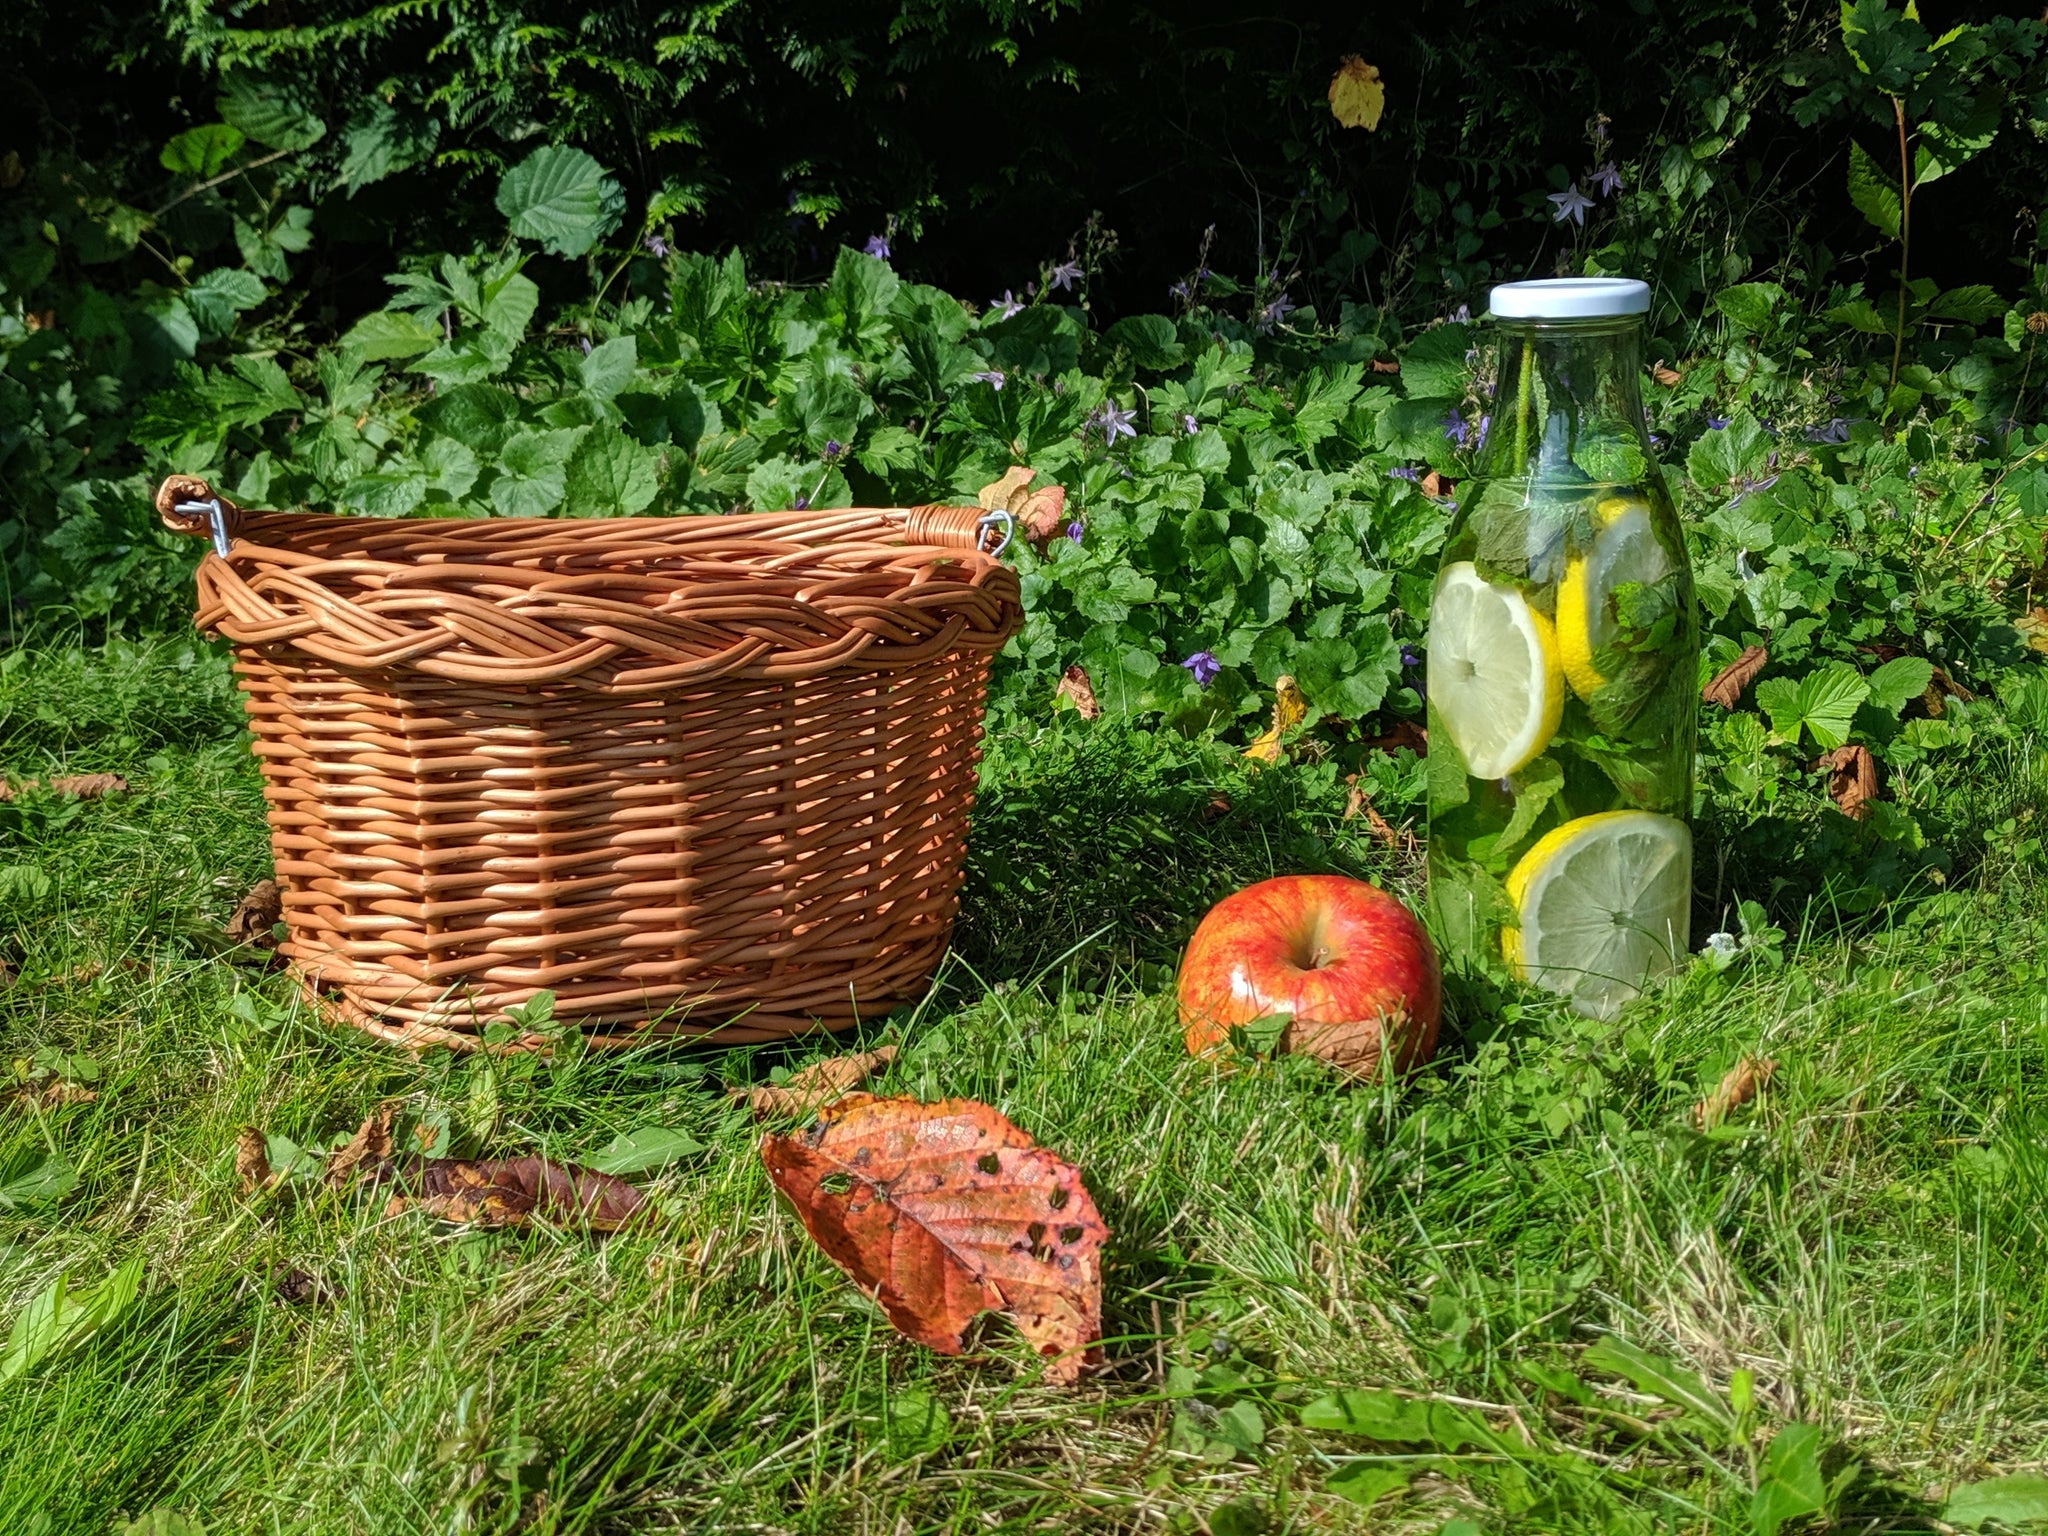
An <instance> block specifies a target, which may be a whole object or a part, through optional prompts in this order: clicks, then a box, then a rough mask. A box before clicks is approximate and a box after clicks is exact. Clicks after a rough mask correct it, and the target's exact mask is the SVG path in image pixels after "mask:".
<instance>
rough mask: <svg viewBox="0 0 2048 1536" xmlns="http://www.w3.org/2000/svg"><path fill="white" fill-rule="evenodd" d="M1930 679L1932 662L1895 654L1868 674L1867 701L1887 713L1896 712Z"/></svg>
mask: <svg viewBox="0 0 2048 1536" xmlns="http://www.w3.org/2000/svg"><path fill="white" fill-rule="evenodd" d="M1933 681H1934V664H1933V663H1932V662H1929V661H1926V660H1923V659H1922V658H1921V657H1918V656H1895V657H1893V658H1892V659H1891V660H1890V661H1888V662H1886V663H1885V664H1884V665H1883V666H1881V667H1879V668H1878V669H1877V670H1876V671H1875V672H1873V673H1871V674H1870V677H1869V679H1868V682H1869V686H1870V702H1871V703H1873V704H1875V705H1876V706H1877V707H1878V708H1879V709H1881V710H1883V711H1884V712H1885V713H1886V714H1890V715H1896V714H1897V713H1898V712H1899V711H1900V710H1902V709H1904V708H1905V707H1906V705H1907V704H1908V703H1910V702H1911V701H1912V700H1914V699H1917V698H1919V697H1920V695H1921V694H1923V693H1925V692H1926V691H1927V685H1928V684H1929V683H1931V682H1933Z"/></svg>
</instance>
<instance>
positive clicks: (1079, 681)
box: [1053, 661, 1102, 720]
mask: <svg viewBox="0 0 2048 1536" xmlns="http://www.w3.org/2000/svg"><path fill="white" fill-rule="evenodd" d="M1053 698H1054V699H1055V700H1058V699H1065V700H1066V701H1067V702H1068V703H1070V704H1072V705H1073V706H1074V709H1075V710H1076V712H1078V713H1079V715H1080V716H1081V718H1082V719H1083V720H1095V719H1099V718H1100V717H1101V715H1102V706H1101V705H1100V704H1098V703H1097V702H1096V700H1095V685H1094V684H1093V683H1091V682H1089V681H1088V669H1087V668H1086V667H1084V666H1082V665H1081V663H1079V662H1078V661H1077V662H1075V663H1074V664H1073V665H1072V666H1071V667H1069V668H1067V670H1066V671H1064V672H1062V673H1061V674H1060V685H1059V687H1058V688H1056V689H1054V690H1053Z"/></svg>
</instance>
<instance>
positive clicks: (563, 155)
mask: <svg viewBox="0 0 2048 1536" xmlns="http://www.w3.org/2000/svg"><path fill="white" fill-rule="evenodd" d="M624 208H625V194H624V193H623V192H621V191H620V190H619V184H618V183H617V182H615V181H613V180H612V179H611V177H609V176H607V175H606V174H605V170H604V167H603V166H601V165H599V164H598V163H597V162H596V161H595V160H593V159H591V157H590V156H589V155H587V154H585V153H584V152H583V151H582V150H580V149H570V148H568V147H566V146H564V145H559V144H551V145H548V146H546V147H545V148H542V149H537V150H535V151H534V152H533V153H532V154H530V155H528V156H527V157H526V158H525V159H524V160H522V161H520V162H519V163H518V164H517V165H515V166H513V167H512V169H511V170H509V171H507V172H506V173H505V175H504V179H503V180H501V181H500V182H499V183H498V212H500V213H502V214H504V215H505V218H506V219H507V221H508V222H509V223H510V224H511V227H512V233H513V234H515V235H518V236H519V237H520V238H521V239H525V240H535V241H538V242H539V243H540V245H541V246H542V248H543V249H546V250H549V251H552V252H554V254H555V255H557V256H581V255H582V254H583V253H584V252H585V251H587V250H589V249H590V248H591V247H592V246H593V245H595V244H597V242H598V241H599V240H600V239H602V238H603V237H604V236H605V235H606V234H607V233H609V232H610V231H611V229H612V228H613V227H614V226H615V225H617V223H618V222H619V215H620V214H621V213H622V212H623V211H624Z"/></svg>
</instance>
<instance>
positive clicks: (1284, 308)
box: [1258, 293, 1301, 332]
mask: <svg viewBox="0 0 2048 1536" xmlns="http://www.w3.org/2000/svg"><path fill="white" fill-rule="evenodd" d="M1299 308H1301V306H1300V305H1299V304H1296V303H1295V302H1294V301H1293V300H1291V299H1290V298H1288V297H1287V295H1286V294H1284V293H1276V294H1274V295H1273V297H1272V298H1270V299H1268V300H1267V301H1266V306H1265V308H1263V309H1261V310H1260V311H1259V314H1258V322H1259V329H1260V330H1261V331H1262V332H1263V331H1270V330H1272V329H1273V327H1274V326H1276V325H1278V324H1279V323H1280V322H1281V321H1282V320H1285V319H1286V318H1287V317H1288V316H1289V315H1291V314H1293V313H1294V312H1295V311H1296V310H1297V309H1299Z"/></svg>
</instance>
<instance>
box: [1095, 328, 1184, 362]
mask: <svg viewBox="0 0 2048 1536" xmlns="http://www.w3.org/2000/svg"><path fill="white" fill-rule="evenodd" d="M1108 335H1109V339H1110V340H1111V341H1113V342H1115V343H1116V344H1117V345H1118V346H1120V347H1122V348H1124V350H1125V351H1127V352H1129V353H1130V354H1131V361H1132V362H1134V363H1136V364H1137V365H1138V366H1139V367H1140V368H1150V369H1153V370H1155V371H1163V370H1165V369H1168V368H1178V367H1179V366H1180V365H1181V364H1182V363H1183V362H1184V361H1186V359H1187V348H1186V347H1184V346H1182V345H1181V340H1180V333H1179V332H1178V331H1177V330H1176V329H1175V328H1174V324H1173V322H1172V321H1171V320H1169V319H1167V318H1166V316H1164V315H1127V316H1126V317H1125V318H1123V319H1121V320H1119V321H1117V323H1116V324H1115V325H1112V326H1111V327H1110V328H1109V332H1108Z"/></svg>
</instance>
